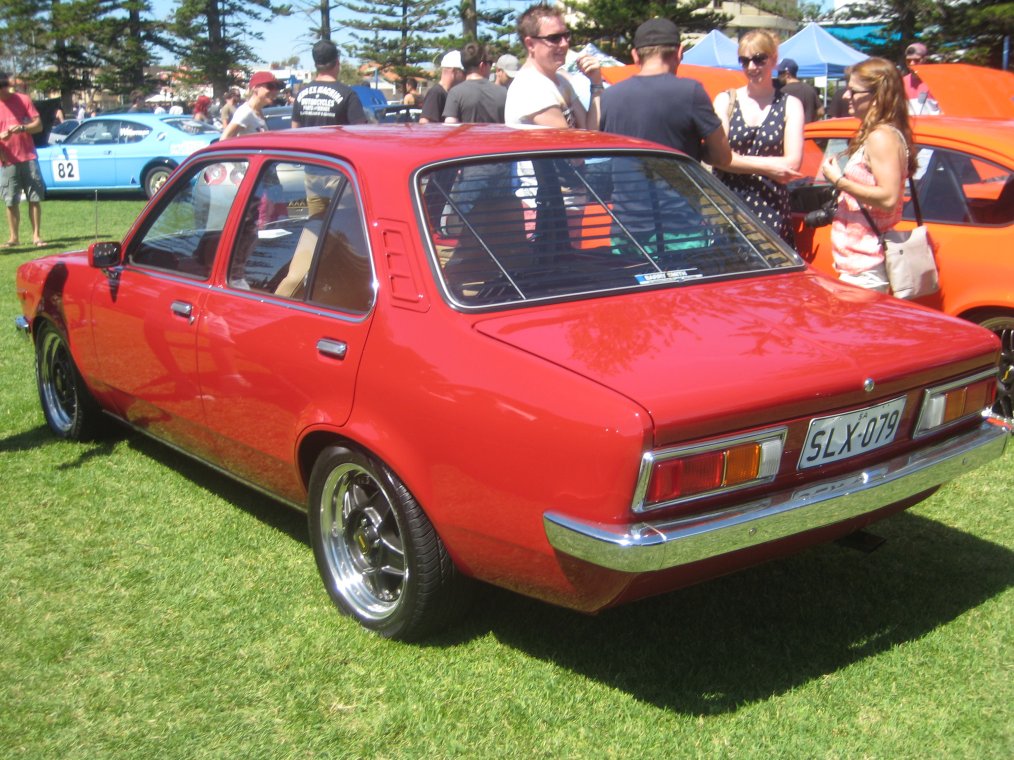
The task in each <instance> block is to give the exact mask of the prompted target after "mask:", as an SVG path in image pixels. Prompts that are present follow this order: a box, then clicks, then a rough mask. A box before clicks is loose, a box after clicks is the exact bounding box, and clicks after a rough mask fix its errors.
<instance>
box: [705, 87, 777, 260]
mask: <svg viewBox="0 0 1014 760" xmlns="http://www.w3.org/2000/svg"><path fill="white" fill-rule="evenodd" d="M786 100H787V98H786V96H785V93H782V92H776V93H775V98H774V100H773V101H772V102H771V108H769V109H768V113H767V116H766V117H764V121H763V122H762V123H761V125H760V126H757V127H750V126H747V124H746V122H745V121H744V120H743V114H742V112H741V111H740V110H739V101H738V100H737V101H736V107H735V110H734V111H733V114H732V119H731V120H730V123H729V145H730V146H731V147H732V149H733V150H734V151H736V153H739V154H740V155H741V156H781V155H784V153H785V103H786ZM715 175H716V176H717V177H718V178H719V179H720V180H722V182H724V183H725V185H726V186H727V187H728V188H729V189H730V190H732V191H733V192H734V193H736V195H738V196H739V197H740V198H742V199H743V200H744V201H745V202H746V205H747V206H749V207H750V210H751V211H753V213H754V214H756V215H757V216H758V217H759V218H760V219H761V221H763V222H764V223H765V224H766V225H767V226H768V227H770V228H771V229H772V230H774V231H775V232H776V233H777V234H778V235H780V236H781V237H782V239H783V240H785V241H786V242H788V243H789V244H790V245H791V244H792V228H791V226H790V224H789V191H788V189H787V188H786V187H785V185H782V184H779V183H778V182H775V181H774V180H773V179H768V178H767V177H762V176H760V175H758V174H728V173H726V172H722V171H716V172H715Z"/></svg>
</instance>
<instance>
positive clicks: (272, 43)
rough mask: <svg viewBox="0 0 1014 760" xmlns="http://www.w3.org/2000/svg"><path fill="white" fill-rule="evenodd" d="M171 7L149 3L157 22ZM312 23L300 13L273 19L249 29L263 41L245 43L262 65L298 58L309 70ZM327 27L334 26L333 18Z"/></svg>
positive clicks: (338, 38)
mask: <svg viewBox="0 0 1014 760" xmlns="http://www.w3.org/2000/svg"><path fill="white" fill-rule="evenodd" d="M174 6H175V3H174V2H173V0H152V9H153V12H154V15H155V16H156V17H157V18H168V16H169V14H170V13H171V12H172V9H173V7H174ZM315 23H319V19H314V20H312V21H311V20H310V19H308V18H307V16H306V15H305V14H304V13H301V12H300V11H294V12H293V14H292V15H291V16H287V17H286V16H277V17H275V18H274V19H272V20H271V21H270V22H267V23H254V24H252V25H250V27H249V31H252V32H260V34H262V35H263V39H260V40H255V39H248V40H247V41H246V42H247V44H248V45H249V46H250V49H251V50H253V51H254V55H255V56H257V57H258V58H260V62H261V63H263V64H268V63H270V62H271V61H279V60H283V59H285V58H288V57H289V56H292V55H298V56H300V57H301V59H302V66H303V68H310V66H311V64H312V61H311V58H310V46H311V45H312V44H313V43H314V42H315V40H313V39H311V38H310V33H309V31H308V30H309V28H310V26H311V25H313V24H315ZM331 23H332V24H333V25H335V24H336V20H335V18H334V17H332V20H331ZM332 38H333V39H334V40H335V42H336V43H337V44H338V45H339V46H342V45H343V42H346V41H347V37H345V35H343V34H341V33H338V34H332ZM165 60H166V59H165V58H163V61H165Z"/></svg>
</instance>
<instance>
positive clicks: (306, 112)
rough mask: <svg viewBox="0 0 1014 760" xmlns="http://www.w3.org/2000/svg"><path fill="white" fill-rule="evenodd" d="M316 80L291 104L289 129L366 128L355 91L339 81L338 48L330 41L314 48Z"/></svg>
mask: <svg viewBox="0 0 1014 760" xmlns="http://www.w3.org/2000/svg"><path fill="white" fill-rule="evenodd" d="M313 64H314V66H316V67H317V76H316V77H314V80H313V82H311V83H310V84H308V85H304V86H303V87H302V88H300V90H299V92H298V93H297V94H296V102H295V103H293V104H292V128H293V129H298V128H299V127H328V126H333V125H335V124H365V123H366V113H365V111H363V104H362V103H361V102H359V96H358V95H356V93H355V90H353V89H352V88H351V87H349V86H348V85H347V84H343V83H342V82H339V81H338V70H339V68H340V67H341V64H340V62H339V60H338V47H337V46H336V45H335V44H334V43H333V42H331V40H321V41H320V42H318V43H317V44H315V45H314V46H313Z"/></svg>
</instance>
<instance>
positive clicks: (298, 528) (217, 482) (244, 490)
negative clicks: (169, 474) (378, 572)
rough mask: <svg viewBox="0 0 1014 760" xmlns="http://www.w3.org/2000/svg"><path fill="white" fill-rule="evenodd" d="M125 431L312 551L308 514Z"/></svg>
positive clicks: (139, 447)
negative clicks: (307, 523)
mask: <svg viewBox="0 0 1014 760" xmlns="http://www.w3.org/2000/svg"><path fill="white" fill-rule="evenodd" d="M123 430H124V433H123V435H124V437H126V438H127V441H128V443H129V445H130V447H131V448H132V449H135V450H136V451H138V452H139V453H141V454H143V455H144V456H147V457H150V458H152V459H154V460H156V461H158V462H161V463H162V464H164V465H165V466H166V467H169V468H170V469H172V470H173V471H175V472H178V473H180V474H181V475H183V477H185V478H186V479H187V480H189V481H190V482H191V483H193V484H194V485H196V486H198V487H199V488H203V489H204V490H205V491H208V492H210V493H213V494H215V495H216V496H218V497H219V498H221V499H224V500H225V501H227V502H229V503H230V504H232V505H233V506H235V507H236V508H238V509H242V510H244V511H245V512H247V513H249V514H250V515H251V516H252V517H255V518H257V519H258V520H259V521H260V522H262V523H264V524H265V525H268V526H269V527H271V528H274V529H275V530H277V531H280V532H281V533H284V534H285V535H287V536H288V537H289V538H291V539H293V540H294V541H298V542H299V543H301V544H304V545H305V546H306V548H307V551H310V539H309V536H308V535H307V532H306V515H304V514H302V513H300V512H297V511H296V510H294V509H292V508H291V507H288V506H286V505H285V504H283V503H282V502H280V501H278V500H276V499H272V498H271V497H270V496H265V495H264V494H262V493H260V492H259V491H256V490H254V489H253V488H251V487H249V486H246V485H244V484H242V483H240V482H239V481H236V480H233V479H232V478H230V477H228V476H226V475H223V474H222V473H220V472H218V471H217V470H215V469H213V468H212V467H210V466H209V465H206V464H203V463H201V462H199V461H197V460H195V459H191V458H190V457H188V456H186V455H185V454H181V453H179V452H178V451H175V450H174V449H171V448H169V447H168V446H166V445H165V444H163V443H160V442H158V441H156V440H153V439H152V438H149V437H147V436H146V435H143V434H141V433H138V432H135V431H129V430H128V429H127V428H124V429H123ZM307 560H308V561H309V562H313V556H312V555H309V554H308V555H307Z"/></svg>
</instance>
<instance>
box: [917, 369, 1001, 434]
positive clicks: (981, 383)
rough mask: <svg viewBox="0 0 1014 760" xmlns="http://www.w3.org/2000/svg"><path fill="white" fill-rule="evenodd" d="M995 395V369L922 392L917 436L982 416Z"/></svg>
mask: <svg viewBox="0 0 1014 760" xmlns="http://www.w3.org/2000/svg"><path fill="white" fill-rule="evenodd" d="M995 396H996V370H988V371H986V372H980V373H979V374H977V375H973V376H972V377H966V378H962V379H961V380H957V381H955V382H953V383H947V384H946V385H938V386H936V387H935V388H927V389H926V390H925V391H924V392H923V399H922V407H921V408H920V410H919V421H918V422H917V423H916V426H915V433H914V437H916V438H918V437H919V436H922V435H926V434H928V433H932V432H933V431H935V430H939V429H940V428H943V427H946V426H947V425H950V424H952V423H954V422H958V421H960V420H963V419H966V418H968V417H971V416H973V415H980V414H982V413H983V412H984V411H986V410H987V409H988V408H989V406H990V405H991V404H992V403H993V399H994V397H995Z"/></svg>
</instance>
